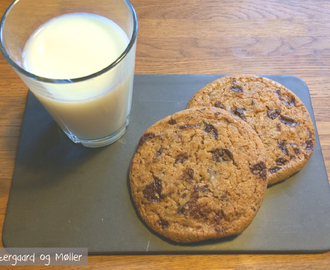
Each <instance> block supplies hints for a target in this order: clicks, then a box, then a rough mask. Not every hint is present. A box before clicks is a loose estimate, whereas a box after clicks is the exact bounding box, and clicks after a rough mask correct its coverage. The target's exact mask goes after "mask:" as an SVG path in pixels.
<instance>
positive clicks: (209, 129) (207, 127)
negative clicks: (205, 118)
mask: <svg viewBox="0 0 330 270" xmlns="http://www.w3.org/2000/svg"><path fill="white" fill-rule="evenodd" d="M204 125H205V126H204V129H203V130H204V131H205V132H207V133H212V134H213V135H214V138H215V139H216V140H218V139H219V136H218V130H217V129H216V128H215V127H214V126H213V125H211V124H207V123H204Z"/></svg>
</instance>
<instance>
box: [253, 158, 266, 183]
mask: <svg viewBox="0 0 330 270" xmlns="http://www.w3.org/2000/svg"><path fill="white" fill-rule="evenodd" d="M250 169H251V171H252V173H253V174H259V175H260V176H261V178H262V179H263V180H266V179H267V171H266V164H265V163H264V162H263V161H259V162H258V163H257V164H255V165H250Z"/></svg>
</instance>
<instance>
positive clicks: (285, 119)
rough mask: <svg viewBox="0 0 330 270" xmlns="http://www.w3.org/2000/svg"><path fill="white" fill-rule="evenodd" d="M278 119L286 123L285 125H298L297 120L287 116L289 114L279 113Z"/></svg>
mask: <svg viewBox="0 0 330 270" xmlns="http://www.w3.org/2000/svg"><path fill="white" fill-rule="evenodd" d="M279 119H280V121H281V122H282V123H284V124H286V125H287V126H290V127H295V126H297V125H298V122H297V120H295V119H293V118H291V117H289V116H286V115H281V116H280V118H279Z"/></svg>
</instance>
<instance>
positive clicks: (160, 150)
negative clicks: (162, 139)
mask: <svg viewBox="0 0 330 270" xmlns="http://www.w3.org/2000/svg"><path fill="white" fill-rule="evenodd" d="M162 153H163V148H162V147H160V148H159V149H158V151H157V152H156V157H160V156H161V155H162Z"/></svg>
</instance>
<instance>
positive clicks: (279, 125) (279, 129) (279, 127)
mask: <svg viewBox="0 0 330 270" xmlns="http://www.w3.org/2000/svg"><path fill="white" fill-rule="evenodd" d="M276 129H277V131H279V132H281V124H277V125H276Z"/></svg>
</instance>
